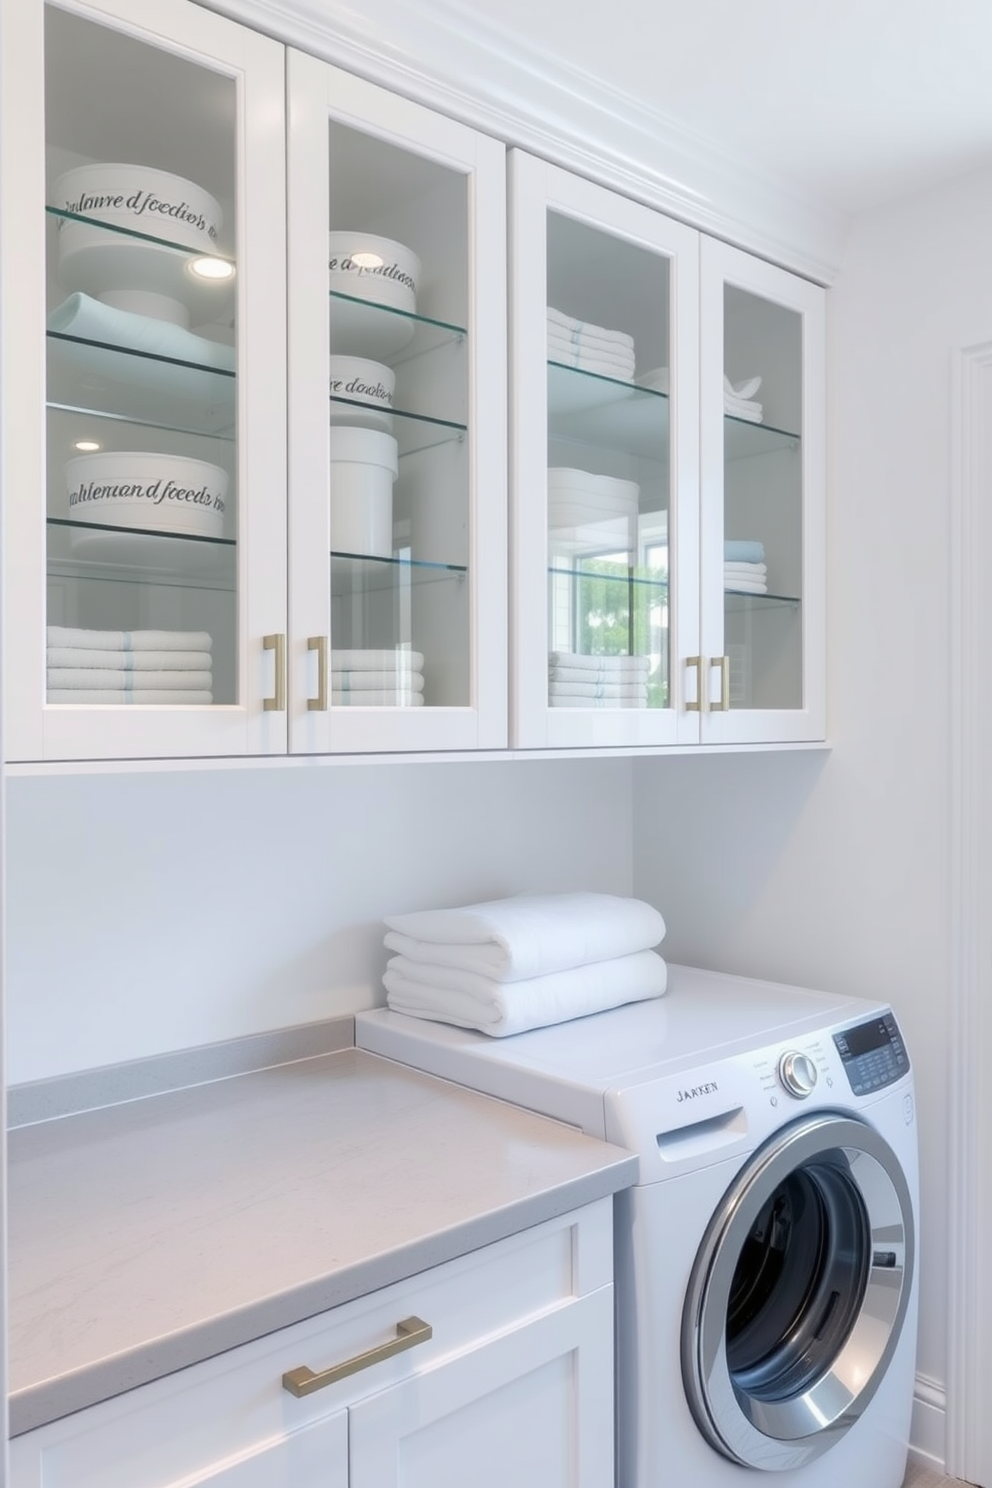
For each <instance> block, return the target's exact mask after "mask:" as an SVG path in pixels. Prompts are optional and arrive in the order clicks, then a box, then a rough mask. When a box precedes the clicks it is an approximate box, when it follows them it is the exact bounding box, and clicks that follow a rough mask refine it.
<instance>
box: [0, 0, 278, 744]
mask: <svg viewBox="0 0 992 1488" xmlns="http://www.w3.org/2000/svg"><path fill="white" fill-rule="evenodd" d="M139 12H140V13H136V11H135V8H134V7H133V6H132V5H129V4H126V3H124V0H96V3H91V4H87V5H85V6H83V5H78V6H77V5H74V4H73V3H72V0H67V3H65V4H59V5H57V6H56V5H47V4H43V3H41V0H24V3H23V4H22V5H20V6H18V7H17V11H16V19H13V18H12V19H11V25H10V27H9V28H8V34H7V46H6V48H5V60H4V64H3V65H4V79H3V111H4V115H3V131H2V139H3V146H2V148H3V161H2V164H3V170H2V180H3V188H2V189H3V192H4V222H5V242H4V250H5V251H4V259H3V276H4V277H3V301H4V330H3V336H4V340H3V386H4V398H5V402H6V418H5V428H6V430H7V435H6V438H5V448H4V453H3V461H4V464H3V487H4V495H5V502H6V512H7V534H6V535H7V543H6V553H7V567H6V575H5V578H6V613H7V622H8V633H7V635H8V639H7V655H6V665H5V668H4V672H5V701H6V715H5V717H6V724H7V746H8V756H9V758H11V759H14V760H22V759H90V758H119V757H123V756H150V755H153V756H168V755H184V754H186V755H188V754H206V755H209V754H236V753H237V754H244V753H266V752H278V751H283V750H284V749H285V741H286V715H285V711H284V709H283V710H282V711H280V709H279V707H278V698H277V695H276V694H277V690H278V689H277V682H278V681H279V679H278V678H277V676H276V670H277V667H276V661H277V650H278V648H277V647H276V645H275V643H274V642H273V643H270V646H269V647H268V648H267V647H266V644H265V637H266V635H269V634H272V635H275V634H278V633H282V632H284V631H285V609H286V594H285V565H284V562H283V560H282V558H281V557H280V556H279V555H280V554H282V553H284V552H285V467H286V442H285V368H284V354H283V347H284V345H285V312H284V288H283V287H284V283H285V264H284V234H283V232H282V230H281V225H280V216H281V204H282V202H283V201H284V196H285V183H284V175H285V171H284V155H283V131H282V124H281V120H282V116H283V112H284V79H283V49H282V48H281V47H280V46H279V45H278V44H276V43H275V42H273V41H270V40H268V39H266V38H264V37H261V36H258V35H256V34H255V33H253V32H251V31H249V30H247V29H245V28H243V27H240V26H237V25H235V24H234V23H232V22H230V21H228V20H225V19H223V18H221V17H218V16H215V15H212V14H211V13H210V12H209V11H207V10H204V9H202V8H201V7H200V6H198V5H194V4H190V3H187V0H148V3H146V4H144V5H142V6H141V7H140V8H139ZM108 100H112V101H113V106H112V107H110V106H109V105H108ZM273 118H274V119H275V120H276V121H277V125H276V128H275V129H273V128H272V120H273ZM249 328H250V330H249ZM266 700H268V702H267V701H266Z"/></svg>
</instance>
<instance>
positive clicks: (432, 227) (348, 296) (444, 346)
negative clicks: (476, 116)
mask: <svg viewBox="0 0 992 1488" xmlns="http://www.w3.org/2000/svg"><path fill="white" fill-rule="evenodd" d="M290 109H291V113H290V120H291V122H290V297H291V300H290V349H291V361H290V421H291V435H290V440H291V449H292V457H291V476H290V482H291V490H290V502H291V521H290V526H291V565H290V568H291V584H290V590H291V616H292V626H291V630H292V635H291V652H292V661H291V680H292V696H291V701H290V706H291V715H292V725H291V729H292V733H291V747H292V748H293V749H294V750H297V751H300V752H306V751H326V750H353V749H361V750H376V749H382V750H393V749H428V748H430V749H434V748H437V749H442V748H478V747H480V746H485V745H490V746H493V747H499V746H501V745H505V742H506V722H505V719H506V661H505V639H504V628H505V597H504V589H505V562H506V558H505V548H506V539H505V287H504V286H505V275H506V269H505V257H504V250H505V226H504V223H505V201H504V180H505V173H504V158H503V157H504V152H503V150H502V147H500V146H498V145H497V144H496V142H494V141H492V140H489V139H486V138H483V137H480V136H478V135H476V134H475V133H474V132H473V131H471V130H469V129H466V128H464V127H463V126H461V125H456V124H454V123H452V121H450V120H447V119H442V118H439V117H437V116H435V115H433V114H431V113H430V112H429V111H428V110H426V109H423V108H420V107H419V106H415V105H413V104H410V103H407V102H406V101H404V100H401V99H397V98H394V97H392V96H391V95H389V94H387V93H385V92H384V91H383V90H381V89H379V88H377V87H375V86H373V85H370V84H366V83H364V82H362V81H360V80H358V79H355V78H352V77H350V76H348V75H346V74H343V73H340V72H338V71H337V70H336V69H334V68H330V67H327V66H325V65H324V64H322V63H319V62H317V61H315V60H314V59H313V58H310V57H306V56H303V55H302V54H296V53H293V54H291V62H290Z"/></svg>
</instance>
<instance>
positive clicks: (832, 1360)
mask: <svg viewBox="0 0 992 1488" xmlns="http://www.w3.org/2000/svg"><path fill="white" fill-rule="evenodd" d="M913 1262H914V1238H913V1218H912V1205H911V1200H910V1195H909V1189H908V1186H907V1184H906V1180H905V1177H904V1175H903V1172H902V1168H901V1166H900V1164H899V1161H898V1159H897V1158H896V1156H895V1154H894V1153H893V1151H892V1149H891V1148H890V1147H889V1145H888V1143H886V1142H885V1141H884V1140H883V1139H882V1138H881V1137H880V1136H879V1135H878V1133H877V1132H876V1131H874V1130H873V1128H871V1127H869V1126H867V1125H866V1124H865V1123H864V1122H862V1121H859V1120H857V1119H854V1118H851V1117H846V1116H838V1115H831V1114H826V1115H824V1114H821V1115H818V1116H815V1117H811V1118H809V1119H806V1120H803V1121H799V1122H797V1123H795V1125H793V1126H790V1127H786V1128H784V1129H783V1130H782V1131H780V1132H778V1133H777V1134H776V1135H775V1137H774V1138H773V1139H772V1140H771V1142H769V1143H768V1144H767V1145H766V1146H765V1147H763V1148H762V1149H761V1150H760V1151H759V1152H757V1153H756V1154H755V1155H754V1157H753V1158H752V1159H751V1161H750V1162H749V1163H748V1164H747V1166H746V1167H745V1168H744V1169H743V1171H742V1172H741V1173H740V1174H739V1175H738V1177H737V1178H736V1180H735V1181H734V1183H733V1184H732V1185H731V1187H730V1189H729V1190H728V1191H727V1193H726V1194H725V1195H724V1198H723V1200H722V1201H721V1204H720V1206H719V1208H718V1209H717V1212H716V1214H715V1215H714V1217H713V1220H712V1222H711V1223H710V1226H709V1228H708V1229H707V1232H706V1235H705V1236H704V1238H703V1243H702V1245H701V1247H700V1250H699V1253H698V1255H697V1257H696V1262H695V1265H694V1267H693V1272H692V1276H691V1279H690V1283H689V1289H688V1293H687V1296H686V1304H685V1310H684V1315H683V1326H682V1372H683V1377H684V1380H685V1386H686V1393H687V1396H688V1399H689V1404H690V1407H691V1408H692V1413H693V1415H694V1417H695V1419H696V1422H697V1424H698V1425H699V1427H700V1429H701V1430H702V1432H703V1434H704V1435H705V1436H706V1438H707V1440H708V1441H709V1442H710V1443H711V1445H712V1446H714V1447H715V1448H716V1449H717V1450H718V1451H720V1452H722V1453H723V1454H724V1456H727V1457H730V1458H731V1459H732V1460H733V1461H735V1462H740V1463H743V1464H744V1465H746V1466H748V1467H756V1468H767V1469H775V1470H780V1469H782V1468H787V1467H798V1466H801V1465H802V1464H803V1463H805V1462H808V1461H810V1460H811V1459H812V1458H814V1457H816V1456H818V1455H819V1454H820V1453H821V1452H824V1451H826V1449H827V1448H828V1447H830V1446H832V1445H833V1444H834V1442H836V1441H837V1440H838V1438H839V1437H840V1436H842V1435H843V1434H844V1432H846V1431H847V1430H849V1429H850V1427H851V1426H852V1425H853V1424H854V1422H855V1421H856V1420H857V1419H858V1417H859V1416H860V1414H861V1412H862V1411H863V1410H864V1409H865V1407H866V1406H867V1404H868V1402H869V1401H870V1399H871V1397H872V1395H873V1394H874V1393H875V1390H876V1389H877V1387H878V1385H879V1383H880V1382H881V1379H882V1377H883V1375H884V1373H885V1369H886V1367H887V1365H888V1362H889V1360H890V1358H891V1357H892V1353H893V1351H894V1349H895V1347H896V1344H897V1342H898V1339H899V1334H900V1331H901V1329H902V1324H903V1319H904V1317H905V1313H906V1308H907V1306H908V1303H909V1295H910V1287H911V1284H912V1274H913Z"/></svg>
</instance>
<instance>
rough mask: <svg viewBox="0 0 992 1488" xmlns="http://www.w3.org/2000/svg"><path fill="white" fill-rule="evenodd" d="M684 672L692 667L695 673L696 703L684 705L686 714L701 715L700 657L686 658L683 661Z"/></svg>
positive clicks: (701, 678)
mask: <svg viewBox="0 0 992 1488" xmlns="http://www.w3.org/2000/svg"><path fill="white" fill-rule="evenodd" d="M685 667H686V671H688V670H689V668H690V667H692V668H693V669H694V671H695V673H696V701H695V702H694V703H688V702H687V703H686V705H685V711H686V712H687V713H701V712H702V711H703V658H702V657H701V656H687V657H686V659H685Z"/></svg>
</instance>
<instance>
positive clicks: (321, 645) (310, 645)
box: [307, 635, 327, 713]
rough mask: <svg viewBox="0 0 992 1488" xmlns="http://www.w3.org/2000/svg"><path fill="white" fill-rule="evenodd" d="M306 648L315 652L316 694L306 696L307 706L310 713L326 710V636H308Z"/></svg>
mask: <svg viewBox="0 0 992 1488" xmlns="http://www.w3.org/2000/svg"><path fill="white" fill-rule="evenodd" d="M307 650H308V651H316V653H317V696H316V697H315V698H307V707H308V708H309V709H310V711H311V713H326V712H327V637H326V636H322V635H320V636H310V638H309V639H308V641H307Z"/></svg>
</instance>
